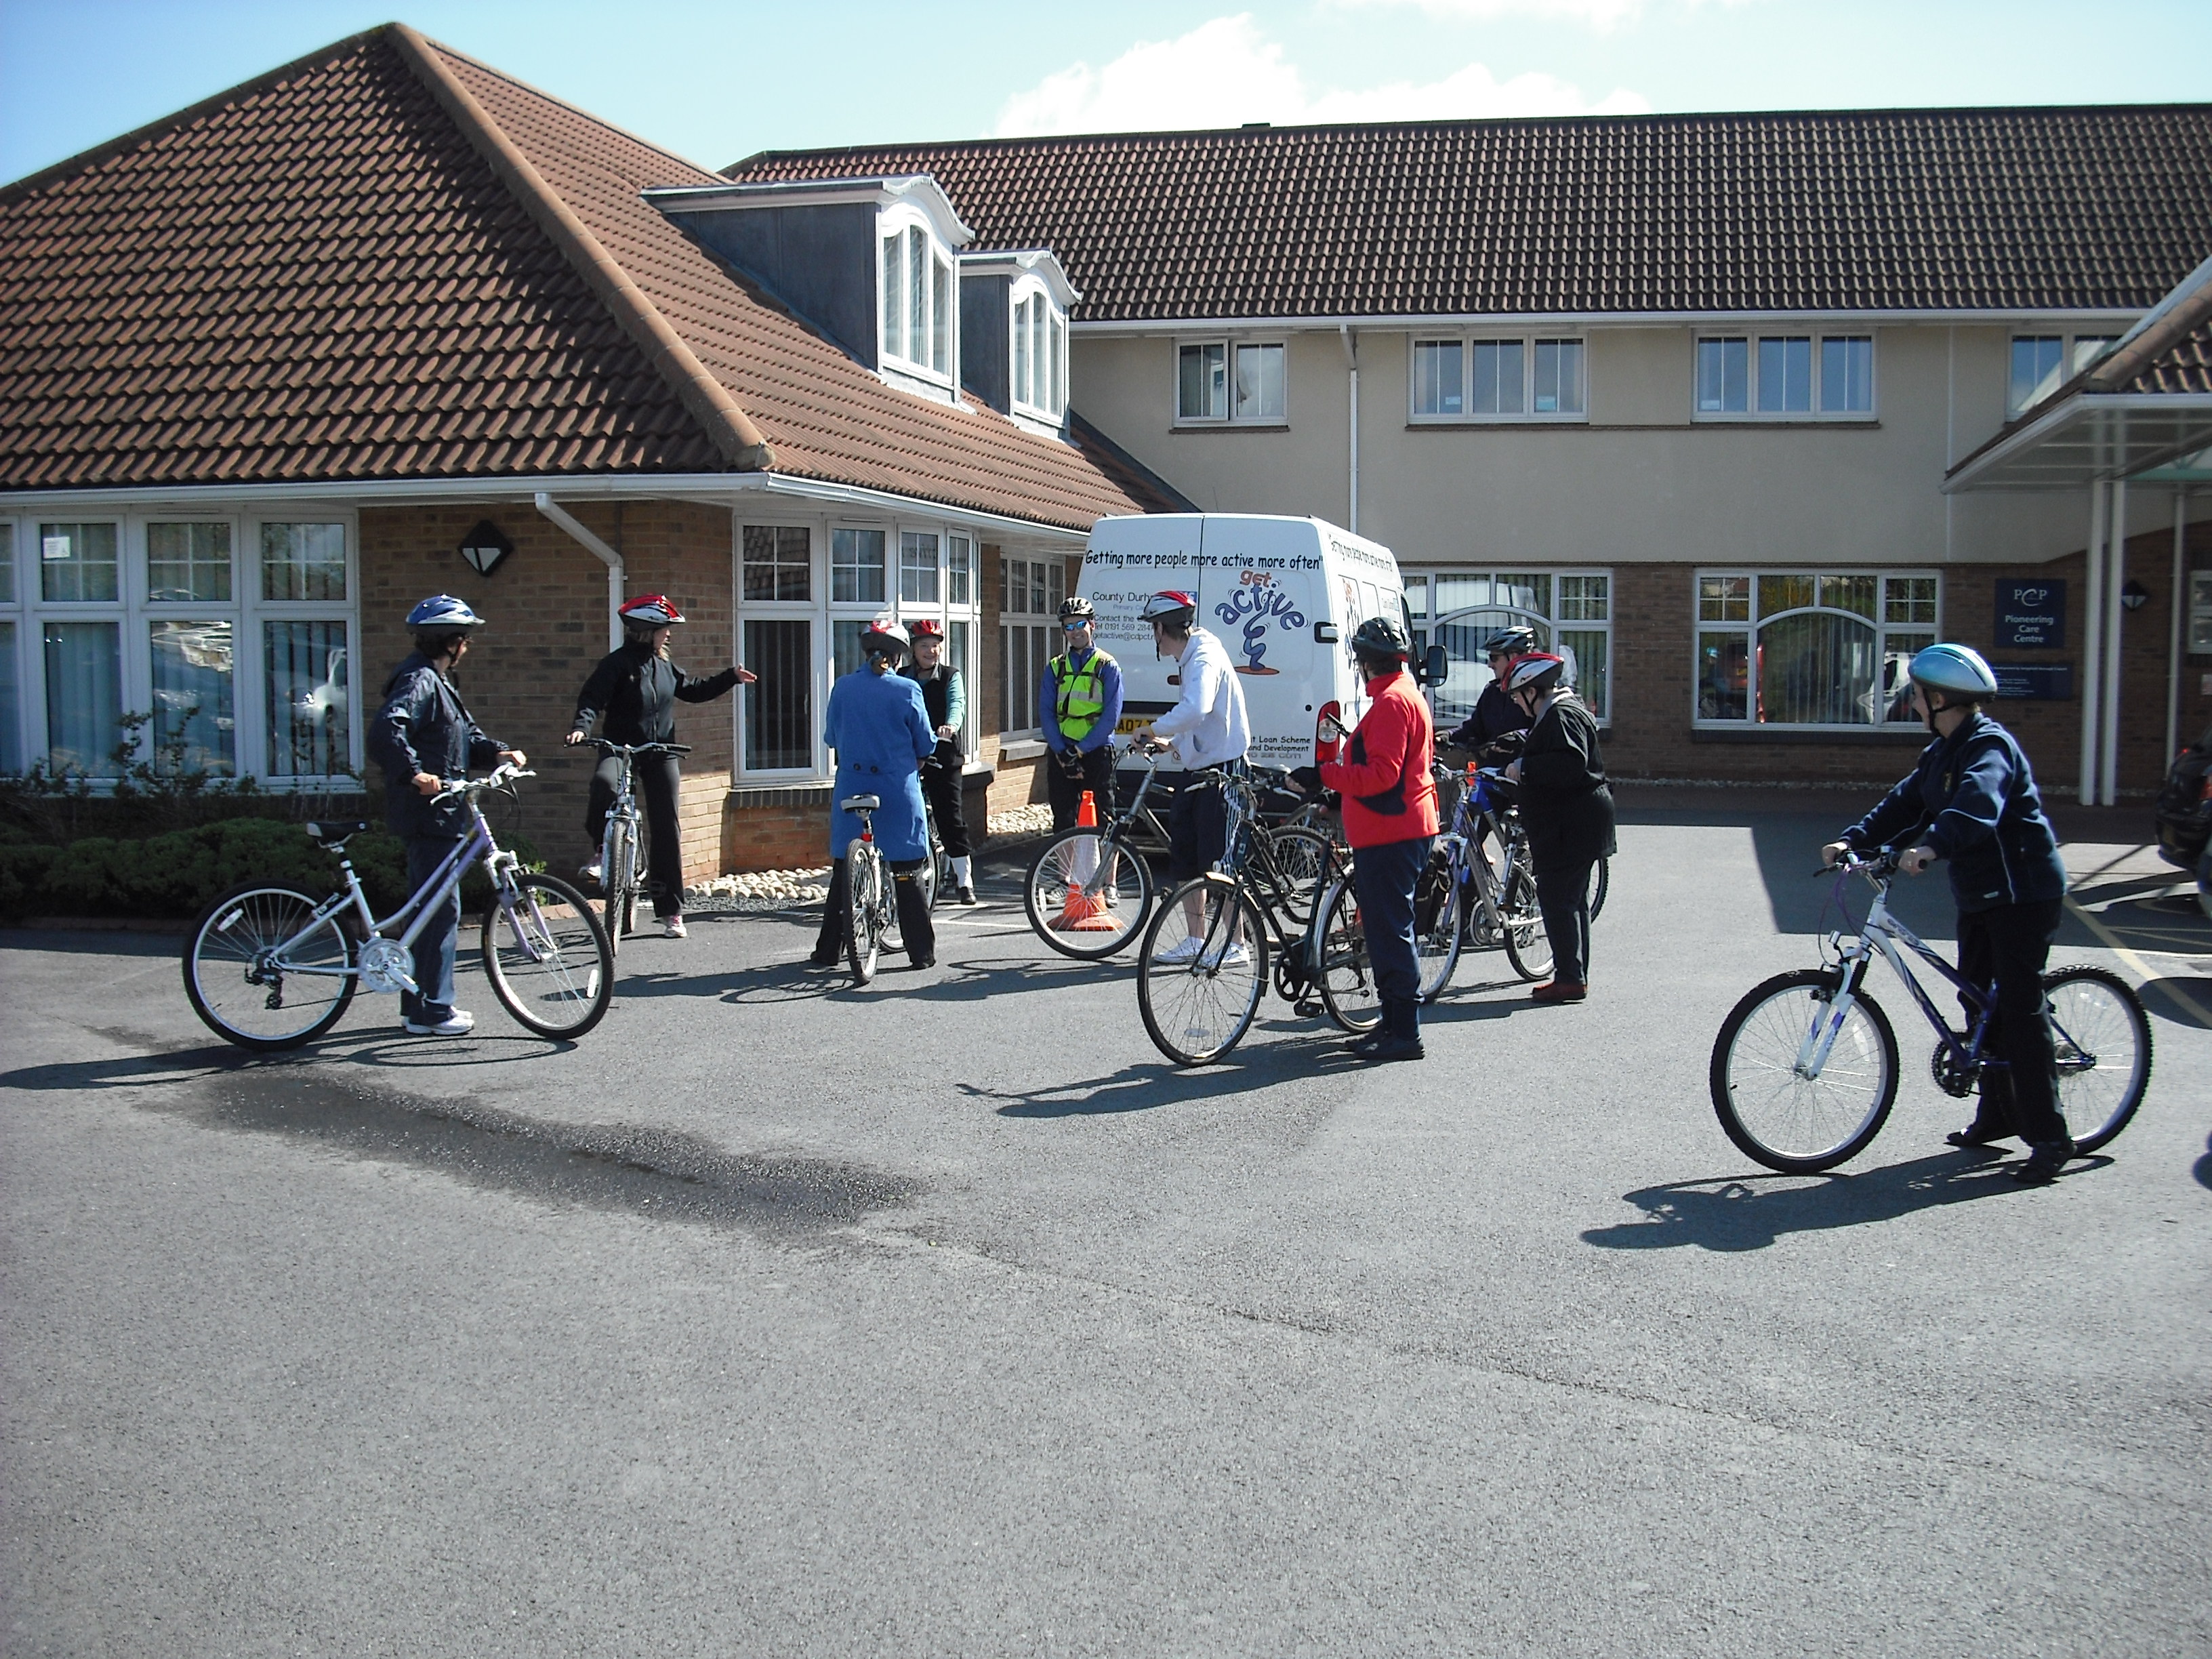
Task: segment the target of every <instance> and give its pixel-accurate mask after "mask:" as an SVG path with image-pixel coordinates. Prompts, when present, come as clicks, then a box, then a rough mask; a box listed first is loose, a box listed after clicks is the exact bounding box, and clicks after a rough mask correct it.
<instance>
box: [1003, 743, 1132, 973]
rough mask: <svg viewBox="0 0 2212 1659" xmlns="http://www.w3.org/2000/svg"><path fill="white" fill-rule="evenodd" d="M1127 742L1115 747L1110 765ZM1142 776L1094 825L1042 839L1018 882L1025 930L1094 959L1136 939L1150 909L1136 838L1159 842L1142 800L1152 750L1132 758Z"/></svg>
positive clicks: (1063, 950) (1054, 945) (1127, 754)
mask: <svg viewBox="0 0 2212 1659" xmlns="http://www.w3.org/2000/svg"><path fill="white" fill-rule="evenodd" d="M1136 754H1137V750H1136V747H1135V745H1133V744H1132V745H1131V746H1130V747H1129V748H1128V749H1127V750H1116V751H1115V762H1116V764H1117V767H1118V764H1119V763H1120V762H1121V761H1122V760H1125V759H1127V758H1128V757H1130V756H1132V755H1136ZM1138 758H1139V759H1141V760H1142V761H1143V762H1144V763H1145V777H1144V781H1143V782H1141V783H1139V785H1138V786H1137V792H1136V793H1135V794H1134V795H1133V797H1132V798H1131V799H1130V801H1129V804H1128V805H1127V806H1126V807H1124V808H1123V809H1122V810H1121V811H1120V812H1118V813H1116V814H1115V817H1113V818H1112V819H1111V820H1110V821H1109V822H1108V823H1105V824H1103V825H1102V826H1100V827H1098V828H1097V829H1083V828H1077V829H1069V830H1066V831H1064V832H1062V833H1061V834H1060V835H1059V836H1055V837H1054V839H1053V840H1051V841H1049V842H1046V843H1045V846H1044V849H1043V850H1042V852H1040V853H1039V854H1037V855H1036V858H1035V859H1034V860H1031V861H1030V870H1029V877H1028V879H1027V880H1026V881H1025V882H1024V885H1023V906H1024V909H1026V910H1027V912H1028V913H1029V919H1030V931H1032V932H1033V933H1036V936H1037V937H1038V938H1039V939H1042V940H1043V941H1044V942H1045V943H1046V944H1047V945H1050V946H1052V948H1053V949H1054V950H1055V951H1059V952H1060V954H1061V955H1062V956H1069V957H1075V958H1076V959H1077V960H1079V961H1084V962H1101V961H1103V960H1104V959H1105V958H1106V957H1110V956H1112V955H1113V954H1114V953H1115V951H1118V950H1120V949H1121V947H1122V946H1123V945H1127V943H1128V942H1129V941H1130V940H1131V939H1134V938H1136V937H1137V933H1138V931H1139V929H1140V928H1142V927H1144V925H1145V920H1146V916H1147V915H1150V914H1151V911H1152V898H1153V888H1152V866H1151V865H1150V864H1149V863H1148V862H1147V861H1146V858H1145V855H1144V854H1142V853H1141V852H1139V850H1138V849H1137V848H1136V847H1135V845H1134V844H1133V843H1134V842H1135V840H1136V838H1137V836H1139V835H1145V836H1147V837H1148V838H1150V839H1152V840H1153V841H1156V842H1162V843H1164V842H1166V840H1167V838H1168V836H1167V830H1166V829H1165V827H1164V825H1162V824H1161V823H1160V821H1159V819H1158V817H1157V816H1156V815H1155V814H1154V813H1153V812H1152V809H1151V808H1150V807H1148V806H1147V805H1146V804H1145V801H1146V796H1147V795H1149V794H1150V793H1152V784H1153V782H1154V781H1155V780H1156V779H1157V778H1158V775H1159V761H1160V751H1157V750H1155V751H1153V752H1152V753H1149V754H1144V755H1141V756H1138Z"/></svg>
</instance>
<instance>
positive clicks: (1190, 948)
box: [1152, 933, 1206, 962]
mask: <svg viewBox="0 0 2212 1659" xmlns="http://www.w3.org/2000/svg"><path fill="white" fill-rule="evenodd" d="M1205 948H1206V941H1205V940H1204V939H1200V938H1199V937H1198V936H1197V935H1196V934H1194V933H1186V934H1184V935H1183V936H1182V938H1181V939H1177V940H1176V942H1175V943H1174V944H1173V945H1169V946H1168V948H1167V949H1166V950H1164V951H1161V952H1160V953H1159V954H1158V956H1156V957H1153V958H1152V960H1153V961H1154V962H1196V961H1197V960H1198V953H1199V952H1200V951H1203V950H1204V949H1205Z"/></svg>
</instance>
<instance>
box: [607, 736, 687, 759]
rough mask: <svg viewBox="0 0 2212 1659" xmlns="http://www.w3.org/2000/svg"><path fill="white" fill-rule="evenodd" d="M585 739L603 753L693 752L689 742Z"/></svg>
mask: <svg viewBox="0 0 2212 1659" xmlns="http://www.w3.org/2000/svg"><path fill="white" fill-rule="evenodd" d="M584 741H585V742H586V743H588V744H591V745H592V748H594V749H596V750H599V752H600V753H601V754H602V755H688V754H690V752H691V745H690V744H688V743H639V744H623V743H609V742H608V741H607V740H606V739H605V738H585V739H584Z"/></svg>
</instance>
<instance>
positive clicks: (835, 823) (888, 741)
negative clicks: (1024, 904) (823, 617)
mask: <svg viewBox="0 0 2212 1659" xmlns="http://www.w3.org/2000/svg"><path fill="white" fill-rule="evenodd" d="M860 649H861V650H862V651H863V652H865V653H866V661H864V662H863V663H862V664H861V665H860V666H859V667H858V668H856V669H854V671H852V672H851V673H849V674H847V675H843V676H842V677H841V678H839V679H838V681H837V684H835V685H833V686H831V687H830V688H829V714H828V716H827V718H826V720H825V721H824V726H825V731H824V736H825V737H826V738H827V739H828V741H829V746H830V747H831V748H832V749H834V750H836V751H837V787H836V793H835V794H834V795H833V796H831V798H830V799H831V803H832V808H831V813H830V817H829V858H830V865H829V903H828V904H826V905H825V906H823V915H822V933H821V935H820V937H819V938H817V939H816V940H815V941H814V957H813V961H814V964H815V966H816V967H817V968H829V967H832V966H834V965H836V961H837V957H838V956H839V954H840V953H841V952H842V951H843V950H844V948H845V927H846V917H845V913H846V909H847V907H848V902H849V901H848V897H847V892H848V889H847V884H846V878H845V849H846V848H848V847H850V846H851V845H852V844H853V843H854V842H856V841H858V840H859V839H860V819H858V818H857V817H854V816H853V815H852V814H851V813H850V812H848V811H844V810H843V809H842V807H838V806H836V805H835V803H836V802H837V801H841V800H843V799H845V798H846V797H847V796H848V795H873V796H875V797H876V798H877V799H879V800H881V801H882V802H883V805H881V806H878V808H877V809H876V811H875V813H874V823H875V836H876V845H877V846H878V847H879V848H882V849H883V854H884V863H886V864H888V865H890V867H891V876H892V878H893V879H892V883H891V885H892V889H893V891H894V892H895V894H896V897H897V899H898V917H899V933H900V935H901V936H902V938H903V939H905V941H906V948H907V954H908V957H911V958H912V960H913V963H914V965H915V967H917V968H929V967H933V966H934V965H935V964H936V962H937V930H936V928H935V927H933V925H932V924H931V922H930V920H929V906H928V904H927V902H924V900H923V898H922V895H921V886H920V885H919V884H917V883H916V882H915V877H916V876H917V875H919V874H920V873H921V870H922V867H923V866H924V865H926V864H927V862H928V861H929V826H928V824H927V823H926V822H925V821H924V820H923V818H922V816H921V763H922V762H924V761H925V760H927V759H928V758H929V757H931V756H932V755H934V754H935V753H936V752H937V733H936V732H933V731H931V730H930V727H929V711H928V709H927V708H926V707H925V706H924V704H923V702H922V700H921V687H920V686H919V685H917V684H915V683H914V682H913V681H912V680H910V679H908V678H904V677H903V676H902V675H901V674H900V673H899V672H898V665H899V663H900V661H901V659H903V658H904V657H905V655H906V653H907V650H908V641H907V633H906V629H903V628H902V627H900V626H899V625H898V623H896V622H894V621H893V620H892V619H891V618H890V617H877V618H876V619H875V620H874V621H873V622H872V623H869V624H868V626H867V628H866V630H865V631H864V632H863V633H862V634H861V635H860Z"/></svg>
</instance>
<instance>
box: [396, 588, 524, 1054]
mask: <svg viewBox="0 0 2212 1659" xmlns="http://www.w3.org/2000/svg"><path fill="white" fill-rule="evenodd" d="M483 625H484V621H483V617H479V616H477V613H476V612H475V611H471V610H470V609H469V607H468V606H467V605H465V603H464V602H462V601H461V600H459V599H455V598H453V596H452V595H451V594H449V593H439V594H435V595H433V596H432V597H431V598H429V599H425V600H423V601H422V604H420V605H416V607H415V608H414V609H413V610H412V611H409V612H408V613H407V626H408V628H409V629H410V631H411V632H412V633H413V634H414V635H415V649H414V651H413V652H412V653H410V655H409V656H408V658H407V659H406V660H405V661H404V662H402V663H401V664H400V665H399V666H398V667H397V668H395V669H394V670H392V678H390V679H389V680H387V681H386V683H385V686H384V706H383V707H382V708H379V709H378V710H377V711H376V715H375V718H374V719H373V720H370V721H369V723H368V752H369V755H370V757H372V758H373V759H374V761H375V762H376V763H377V764H378V765H379V766H380V767H382V768H383V769H384V811H385V817H386V822H387V823H390V824H391V826H392V832H393V833H394V834H395V835H398V836H403V837H404V838H405V840H406V842H407V882H408V885H409V886H410V887H411V888H420V887H421V886H422V884H423V883H424V882H426V881H428V880H429V878H431V877H432V876H433V875H435V874H436V873H437V870H438V866H440V865H441V864H443V863H444V862H445V861H446V860H447V858H449V857H451V856H452V854H453V848H456V847H458V846H459V844H460V843H461V842H463V841H464V840H465V839H466V838H467V836H468V833H469V816H468V808H467V806H466V805H465V804H464V803H463V802H462V801H460V800H459V799H453V800H435V799H432V797H434V796H435V795H437V794H438V793H441V791H443V790H444V789H446V788H447V787H448V786H449V785H451V784H455V783H459V782H460V781H463V780H464V779H465V778H466V777H467V776H468V775H469V769H470V768H471V766H490V765H493V764H495V763H497V762H500V761H512V762H513V763H514V764H516V765H517V766H522V765H526V764H527V763H528V762H527V758H526V757H525V756H524V754H523V752H522V751H521V750H520V749H509V748H507V746H506V745H505V744H501V743H500V742H499V741H498V740H497V739H496V738H488V737H486V736H485V735H484V734H483V729H482V728H481V727H480V726H477V723H476V721H475V720H474V719H473V718H472V717H471V715H470V714H469V711H468V707H467V705H466V704H465V703H464V702H462V701H461V694H460V693H459V691H457V690H454V689H453V669H454V668H455V666H456V665H459V662H460V660H461V659H462V658H463V657H465V656H466V655H467V654H468V650H469V636H470V630H471V629H477V628H482V627H483ZM460 925H461V893H460V889H459V888H458V887H456V888H455V889H454V890H453V892H452V893H450V894H448V895H447V898H446V902H445V903H444V905H443V906H442V907H441V908H440V909H439V910H436V911H433V912H431V913H430V914H429V915H427V916H426V917H425V918H424V919H423V922H422V932H421V933H417V934H416V936H415V984H416V989H415V990H412V991H403V992H401V993H400V995H399V1018H400V1020H401V1023H402V1024H404V1026H405V1027H406V1029H407V1030H410V1031H411V1032H413V1033H414V1034H415V1035H416V1036H461V1035H463V1034H464V1033H465V1032H467V1031H468V1030H471V1029H472V1028H473V1027H474V1026H475V1024H476V1023H477V1021H476V1016H475V1015H474V1014H471V1013H470V1012H467V1011H466V1010H465V1009H461V1008H456V1007H454V1006H453V947H454V945H455V944H456V943H457V941H458V940H459V933H460Z"/></svg>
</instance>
